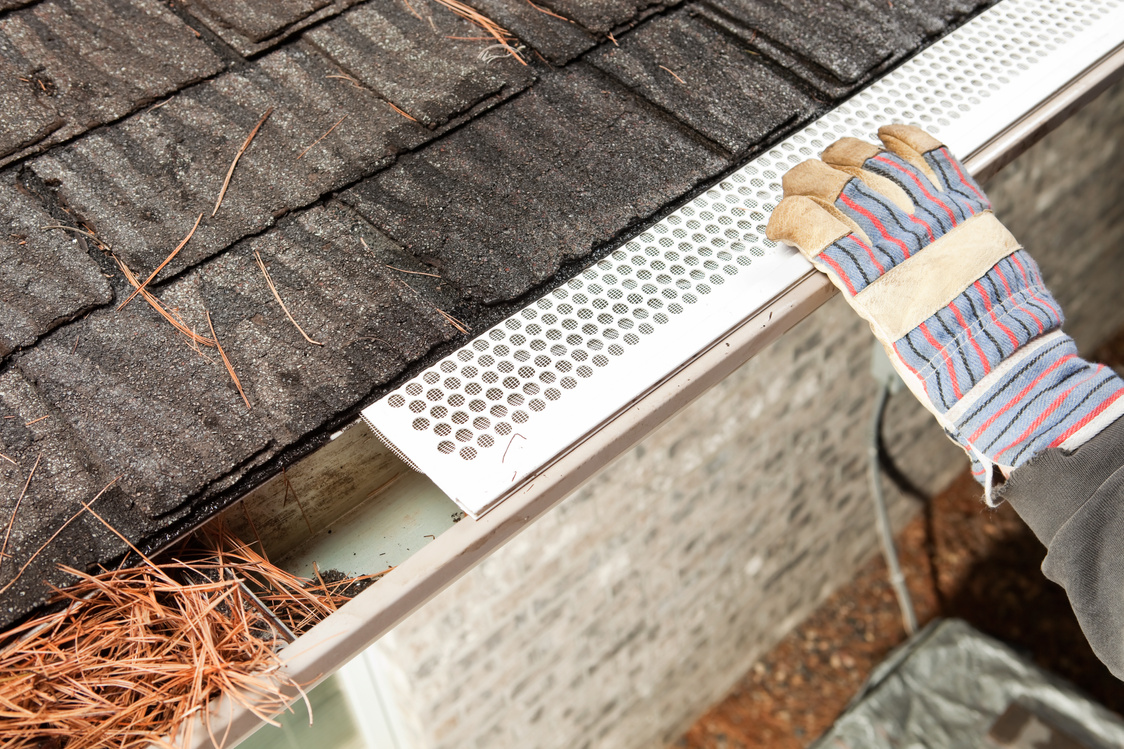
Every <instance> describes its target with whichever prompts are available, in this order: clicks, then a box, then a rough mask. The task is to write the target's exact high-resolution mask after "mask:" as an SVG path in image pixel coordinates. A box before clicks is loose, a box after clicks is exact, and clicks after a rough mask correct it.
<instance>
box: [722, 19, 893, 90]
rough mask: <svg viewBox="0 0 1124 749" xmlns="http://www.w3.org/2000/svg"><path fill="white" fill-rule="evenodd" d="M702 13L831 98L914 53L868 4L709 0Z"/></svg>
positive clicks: (891, 26)
mask: <svg viewBox="0 0 1124 749" xmlns="http://www.w3.org/2000/svg"><path fill="white" fill-rule="evenodd" d="M707 4H709V5H710V6H713V8H715V9H717V11H718V13H717V14H715V13H714V11H709V12H708V8H707V7H706V5H707ZM700 10H701V11H702V12H703V13H706V14H707V15H709V16H710V17H711V18H712V19H713V20H714V21H715V22H716V23H718V24H722V25H724V26H725V27H726V28H727V29H728V30H729V31H731V32H732V33H734V34H736V35H738V36H739V37H740V38H741V39H742V40H743V41H744V42H745V43H746V46H747V47H752V48H753V49H754V50H755V51H757V52H760V53H762V54H764V55H766V56H768V57H770V58H772V59H774V60H775V61H776V62H778V63H779V64H781V65H782V66H784V67H786V68H788V69H790V70H791V71H793V72H795V73H796V74H798V75H801V76H802V77H804V78H806V79H807V80H809V82H811V83H812V84H813V85H816V86H817V87H819V88H821V89H823V90H825V92H826V93H828V94H830V95H832V96H838V95H841V94H842V93H845V92H846V91H847V90H849V89H850V87H852V86H853V85H854V84H856V83H858V82H860V81H862V80H863V79H865V78H866V77H867V76H869V75H870V74H871V73H872V72H873V71H875V70H876V69H877V68H879V67H880V66H881V65H883V64H884V63H886V62H887V61H889V60H891V59H893V58H894V57H897V56H901V55H903V54H904V53H905V52H906V51H908V49H909V44H908V42H906V41H905V40H904V39H903V38H902V36H901V33H900V31H899V30H898V29H896V28H894V27H893V25H892V24H891V23H890V20H889V19H888V18H887V16H886V13H885V12H883V9H882V8H880V7H875V5H874V4H872V2H868V0H706V3H704V4H702V5H701V6H700Z"/></svg>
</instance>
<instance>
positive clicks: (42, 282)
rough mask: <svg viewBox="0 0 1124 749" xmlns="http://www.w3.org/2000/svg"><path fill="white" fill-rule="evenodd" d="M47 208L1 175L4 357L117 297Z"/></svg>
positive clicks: (0, 354) (0, 335)
mask: <svg viewBox="0 0 1124 749" xmlns="http://www.w3.org/2000/svg"><path fill="white" fill-rule="evenodd" d="M54 223H55V222H54V221H53V220H52V219H51V216H50V215H49V214H48V213H47V211H46V210H44V209H43V206H42V205H40V203H39V202H38V201H37V200H36V199H35V198H33V197H31V196H30V195H28V194H26V193H25V192H24V191H23V190H21V189H20V188H19V187H18V186H17V185H16V178H15V175H14V174H12V173H10V172H9V173H6V174H0V226H3V227H5V228H4V234H3V235H0V359H2V358H4V357H6V356H7V355H8V354H10V353H11V352H12V350H13V349H15V348H18V347H20V346H29V345H31V344H32V343H34V342H35V339H36V338H38V337H39V336H41V335H43V334H44V333H47V332H49V331H50V330H53V329H54V328H55V327H57V326H58V325H60V324H61V323H63V322H66V321H67V320H71V319H73V318H74V317H76V316H78V315H80V314H82V313H83V312H86V311H88V310H90V309H93V308H94V307H96V306H98V305H102V304H108V303H109V302H110V301H112V299H113V293H112V291H111V290H110V288H109V283H108V282H107V281H106V280H105V278H104V277H103V276H102V274H101V271H100V269H99V268H98V265H97V263H95V262H94V261H93V260H92V259H91V258H90V256H89V255H88V254H87V253H86V251H85V250H84V249H83V248H82V247H81V242H80V241H79V240H78V239H76V238H75V236H74V235H73V234H64V233H61V232H58V231H50V232H45V231H43V229H42V227H44V226H48V225H51V224H54Z"/></svg>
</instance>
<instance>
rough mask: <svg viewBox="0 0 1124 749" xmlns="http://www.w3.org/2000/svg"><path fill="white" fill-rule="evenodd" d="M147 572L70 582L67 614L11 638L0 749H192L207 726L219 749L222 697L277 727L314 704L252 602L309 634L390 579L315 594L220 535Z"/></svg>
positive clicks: (0, 660) (1, 661) (202, 537)
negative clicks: (286, 667) (304, 699)
mask: <svg viewBox="0 0 1124 749" xmlns="http://www.w3.org/2000/svg"><path fill="white" fill-rule="evenodd" d="M90 512H91V514H94V515H95V517H98V519H99V520H101V518H100V516H97V515H96V513H93V511H92V510H90ZM102 522H103V523H104V522H105V521H104V520H102ZM106 525H107V527H110V529H111V530H113V529H112V527H111V526H108V524H106ZM114 532H115V533H116V531H114ZM134 551H136V550H135V549H134ZM136 553H138V554H139V552H136ZM141 556H142V558H144V557H143V555H141ZM144 559H145V562H144V563H143V564H139V565H137V566H133V567H129V568H126V569H119V570H112V571H103V572H100V573H97V574H91V573H86V572H82V571H79V570H73V569H66V571H67V572H68V573H69V574H71V575H73V576H74V577H75V578H77V582H76V583H74V584H73V585H70V586H68V587H66V588H64V589H61V590H60V589H56V594H55V601H56V602H58V603H61V604H65V608H63V609H62V610H61V611H56V612H54V613H50V614H44V615H41V616H39V617H36V618H35V619H33V620H31V621H28V622H25V623H23V624H21V625H19V626H17V627H15V628H13V629H11V630H9V631H8V632H7V633H5V636H4V637H5V640H4V645H3V647H2V648H0V749H16V748H17V747H19V748H21V749H22V748H24V747H28V748H30V747H33V746H52V747H58V748H59V749H94V748H95V747H119V748H120V749H134V748H135V749H140V748H141V747H147V746H150V745H156V746H163V747H175V746H188V745H190V743H191V739H192V736H191V731H192V730H193V727H194V725H195V720H194V719H195V718H196V716H199V718H200V721H199V722H201V724H202V726H203V728H204V729H205V730H206V731H207V732H208V735H209V737H210V739H211V741H212V743H213V744H214V745H215V746H216V747H221V746H222V745H223V744H224V742H225V740H226V738H227V737H226V735H225V734H224V735H218V733H217V732H216V731H215V730H214V725H213V721H214V720H215V718H216V715H215V714H213V713H212V711H211V710H210V709H209V703H211V702H212V701H213V700H217V699H218V698H220V697H223V696H226V697H227V698H229V700H230V701H231V703H232V704H234V705H237V706H241V707H242V708H244V709H246V710H248V711H250V712H252V713H254V714H255V715H256V716H257V717H258V718H260V719H261V720H263V721H265V722H268V723H271V724H274V725H276V722H275V721H274V720H272V717H271V716H273V715H275V714H276V713H278V712H279V711H281V710H283V709H286V706H287V704H288V702H289V698H288V697H286V694H285V693H286V692H288V693H290V694H291V693H293V692H296V693H299V694H301V695H303V694H304V692H303V690H302V689H301V685H300V684H297V683H296V682H295V681H294V680H293V679H292V678H290V677H289V676H287V675H286V674H285V673H284V672H283V671H282V670H281V665H282V664H281V661H280V659H279V657H278V655H277V650H278V649H279V648H280V647H281V646H282V645H283V644H284V639H283V636H282V635H281V634H280V633H279V632H278V631H277V627H276V626H275V625H274V624H272V622H271V621H270V620H271V619H272V618H273V617H272V616H270V615H268V614H267V613H266V612H263V611H262V610H260V609H259V608H258V605H257V603H256V602H255V600H254V599H255V595H254V594H253V593H252V592H251V590H252V591H256V592H257V593H258V594H259V595H258V596H257V597H258V598H260V600H261V601H264V602H266V604H267V605H272V606H273V607H274V611H275V613H276V614H277V618H278V619H279V620H280V621H281V622H283V623H284V626H287V627H289V628H290V629H291V630H292V631H293V632H300V631H302V630H304V629H307V628H308V627H309V626H311V625H312V624H314V623H316V622H318V621H320V620H321V619H323V618H324V617H325V616H327V615H328V614H329V613H331V612H332V611H334V610H336V609H338V607H339V606H340V605H342V604H343V603H345V602H346V601H348V600H350V598H351V597H352V593H350V592H349V589H351V590H354V589H355V588H356V587H358V586H357V584H362V583H366V582H367V581H370V580H373V579H374V578H377V577H380V576H381V575H382V574H385V572H383V573H379V574H377V575H366V576H363V577H358V578H345V579H342V580H339V581H337V582H327V581H325V580H324V579H323V576H321V575H319V573H318V578H319V579H318V581H317V583H312V582H311V581H309V580H306V579H304V578H300V577H296V576H294V575H292V574H290V573H288V572H286V571H284V570H282V569H280V568H278V567H275V566H273V565H272V564H270V563H269V562H267V561H265V559H264V558H262V557H261V556H260V555H258V554H257V553H256V552H254V551H253V550H252V549H251V548H250V547H249V546H248V545H246V544H245V543H243V542H242V541H241V540H240V539H238V538H237V537H235V536H233V535H232V534H231V533H230V532H228V531H227V530H226V528H225V527H224V526H222V525H216V526H214V527H211V528H209V529H207V530H205V531H204V532H201V533H200V534H198V535H197V536H196V537H195V538H194V539H192V540H191V541H190V542H188V544H186V545H185V546H183V547H181V548H180V549H178V550H177V551H176V553H175V555H174V556H173V557H172V558H171V559H170V560H169V561H168V562H167V563H164V564H160V565H156V564H153V563H152V562H150V561H148V560H147V558H144ZM64 569H65V568H64ZM388 571H389V570H388ZM217 717H219V718H221V717H222V716H221V715H219V716H217ZM310 719H311V713H310Z"/></svg>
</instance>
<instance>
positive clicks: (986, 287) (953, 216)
mask: <svg viewBox="0 0 1124 749" xmlns="http://www.w3.org/2000/svg"><path fill="white" fill-rule="evenodd" d="M878 134H879V137H880V138H881V139H882V143H883V146H884V147H883V148H879V147H876V146H873V145H870V144H868V143H864V142H862V141H859V140H855V139H853V138H845V139H843V140H840V141H838V142H836V143H835V144H833V145H832V146H830V147H829V148H828V149H827V150H826V151H825V152H824V153H823V160H822V161H816V160H811V161H806V162H804V163H802V164H800V165H798V166H796V167H794V168H793V169H792V170H790V171H789V172H788V173H787V174H786V175H785V176H784V180H783V183H784V194H785V197H784V200H782V201H781V203H780V205H778V206H777V208H776V210H775V211H774V212H773V215H772V216H771V217H770V220H769V227H768V236H769V238H770V239H774V240H783V241H785V242H788V243H789V244H793V245H796V246H797V247H799V248H800V250H801V251H802V252H803V253H804V254H805V255H806V256H807V257H808V258H809V259H810V260H811V261H812V263H813V265H815V266H816V267H817V268H818V269H819V270H821V271H823V272H825V273H827V275H828V276H829V277H830V278H831V280H832V282H833V283H835V285H836V286H838V287H839V288H840V290H842V292H843V294H844V296H845V297H846V298H847V301H848V302H849V303H850V304H851V306H852V307H854V309H855V310H856V311H857V312H858V313H859V314H860V315H861V316H862V317H864V318H865V319H866V320H867V321H868V322H869V323H870V326H871V329H872V330H873V331H874V334H875V336H876V337H877V338H878V339H879V340H880V341H881V342H882V344H883V346H884V347H885V348H886V351H887V353H888V354H889V356H890V360H891V361H892V362H893V363H894V366H895V368H896V369H897V370H898V373H899V374H901V376H902V378H903V380H905V382H906V384H907V385H908V386H909V387H910V389H911V390H912V391H913V393H914V394H915V395H916V396H917V397H918V398H919V399H920V400H921V402H922V403H924V404H925V406H926V407H927V408H929V410H930V411H931V412H932V413H933V414H934V415H935V416H936V417H937V419H938V421H939V422H940V423H941V425H942V426H943V427H944V429H945V431H946V432H947V433H948V434H949V436H950V437H951V438H952V439H954V440H955V441H956V442H958V443H960V444H961V445H962V446H963V447H964V448H965V450H966V451H967V452H968V454H969V456H970V457H971V459H972V462H973V472H974V474H975V475H976V477H977V479H978V480H979V481H980V482H981V483H982V484H983V485H984V486H985V488H986V494H987V497H988V500H989V502H991V501H992V499H993V492H992V488H993V485H994V484H996V483H997V482H998V481H1001V480H1002V479H1001V477H997V476H996V471H997V469H1007V470H1010V469H1013V468H1015V467H1017V466H1019V465H1022V464H1023V463H1025V462H1026V461H1027V460H1029V459H1030V458H1032V457H1033V456H1034V455H1036V454H1037V453H1039V452H1041V451H1042V450H1045V449H1047V448H1050V447H1062V448H1065V449H1070V450H1072V449H1075V448H1076V447H1078V446H1079V445H1081V444H1083V443H1084V442H1086V441H1088V440H1089V439H1090V438H1091V437H1092V436H1094V435H1095V434H1097V433H1098V432H1100V431H1101V430H1102V429H1104V428H1105V427H1106V426H1107V425H1108V424H1110V423H1112V422H1113V421H1115V420H1116V419H1117V418H1119V417H1120V416H1121V415H1122V414H1124V382H1122V381H1121V380H1120V378H1118V377H1117V376H1116V375H1115V374H1114V373H1113V372H1112V371H1111V370H1109V369H1107V368H1105V367H1103V366H1099V365H1094V364H1091V363H1089V362H1086V361H1084V360H1082V359H1081V358H1080V357H1078V356H1077V353H1076V347H1075V346H1074V344H1073V341H1072V339H1070V338H1069V337H1068V336H1066V335H1064V334H1063V333H1062V332H1061V330H1060V328H1061V325H1062V313H1061V309H1060V308H1059V307H1058V304H1057V302H1055V301H1054V298H1053V297H1052V296H1051V295H1050V292H1049V291H1048V290H1047V289H1046V287H1045V285H1044V284H1043V282H1042V277H1041V274H1040V272H1039V270H1038V265H1037V264H1036V263H1035V262H1034V260H1033V259H1032V258H1031V257H1030V255H1028V254H1027V253H1026V252H1025V251H1024V250H1022V249H1021V248H1020V246H1019V244H1018V242H1017V241H1016V240H1015V238H1014V237H1013V236H1011V234H1010V232H1008V231H1007V229H1006V228H1005V227H1004V226H1003V225H1002V224H1000V223H999V221H998V220H997V219H996V218H995V217H994V216H993V215H992V213H991V203H990V202H989V201H988V199H987V196H986V195H984V193H983V191H982V190H981V189H980V187H979V186H978V185H977V184H976V183H975V182H974V181H973V180H972V178H971V177H970V176H969V175H968V174H967V172H966V171H965V169H964V167H963V166H962V165H961V164H960V163H959V162H958V161H956V159H954V158H953V157H952V155H951V154H950V153H949V152H948V149H947V148H945V146H944V145H943V144H941V143H940V142H938V141H936V140H935V139H934V138H932V136H930V135H928V134H927V133H925V132H924V131H922V130H919V129H917V128H914V127H910V126H904V125H891V126H887V127H883V128H882V129H880V130H879V133H878Z"/></svg>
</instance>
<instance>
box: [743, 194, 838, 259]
mask: <svg viewBox="0 0 1124 749" xmlns="http://www.w3.org/2000/svg"><path fill="white" fill-rule="evenodd" d="M845 219H846V217H845V216H842V214H840V213H839V211H838V210H837V209H835V208H834V207H833V206H829V205H824V203H822V202H821V201H819V200H816V199H814V198H810V197H807V196H805V195H790V196H788V197H786V198H785V199H784V200H782V201H781V202H780V205H778V206H777V207H776V208H775V209H774V210H773V214H772V215H771V216H769V225H768V226H767V227H765V236H767V237H768V238H769V239H771V240H773V241H774V242H786V243H788V244H791V245H794V246H796V247H797V248H799V249H800V251H801V252H802V253H804V255H805V256H807V257H808V258H815V257H816V255H819V254H820V253H821V252H823V250H824V248H825V247H827V246H828V245H830V244H831V243H832V242H836V241H838V240H839V239H841V238H843V237H845V236H847V235H848V234H850V233H852V232H853V231H855V230H856V229H858V227H857V226H855V225H854V222H853V221H849V220H845Z"/></svg>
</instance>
